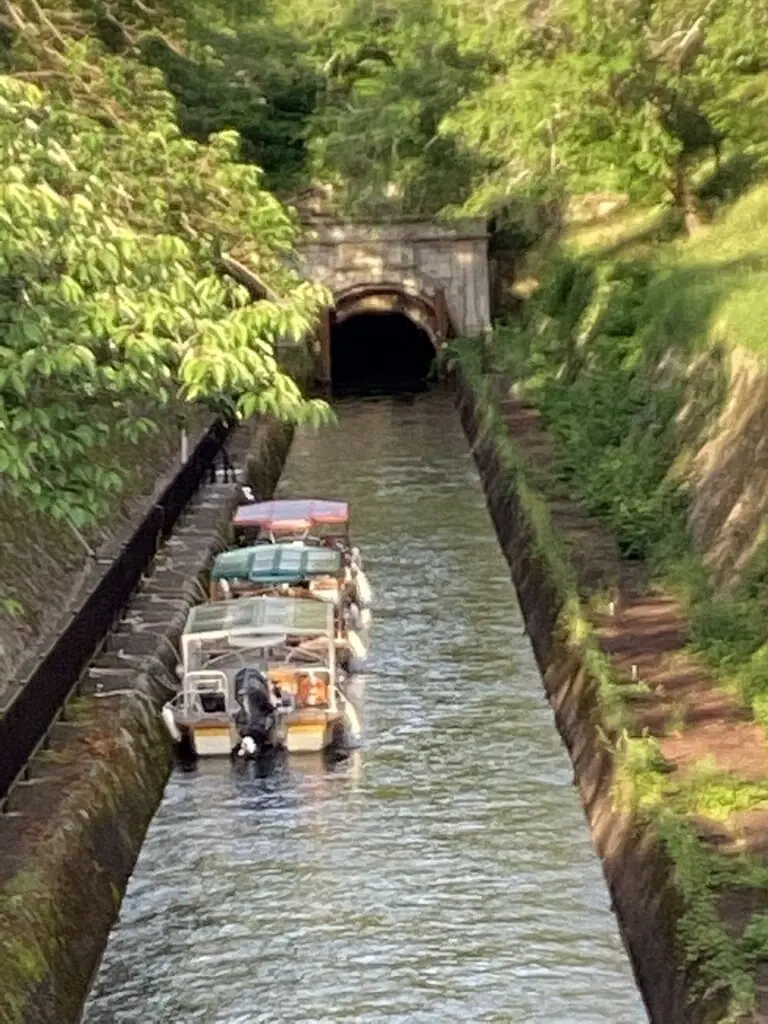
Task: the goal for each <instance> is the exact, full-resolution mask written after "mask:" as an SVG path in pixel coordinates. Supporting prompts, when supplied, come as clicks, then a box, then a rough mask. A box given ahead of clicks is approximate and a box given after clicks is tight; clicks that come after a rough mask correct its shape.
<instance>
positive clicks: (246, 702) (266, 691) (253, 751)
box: [232, 668, 277, 757]
mask: <svg viewBox="0 0 768 1024" xmlns="http://www.w3.org/2000/svg"><path fill="white" fill-rule="evenodd" d="M235 700H236V701H237V703H238V705H239V708H238V711H237V715H236V716H235V724H236V725H237V729H238V732H239V733H240V736H241V741H240V744H239V746H237V747H235V749H234V750H233V751H232V754H233V756H234V757H256V756H258V754H260V753H261V752H263V751H264V750H265V749H266V748H271V747H274V746H275V745H276V742H275V741H276V731H277V709H276V707H275V704H274V703H273V701H272V697H271V694H270V684H269V680H268V679H267V677H266V676H265V675H264V674H263V673H262V672H260V671H259V670H258V669H256V668H242V669H240V671H239V672H238V673H237V675H236V676H235Z"/></svg>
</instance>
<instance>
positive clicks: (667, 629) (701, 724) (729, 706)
mask: <svg viewBox="0 0 768 1024" xmlns="http://www.w3.org/2000/svg"><path fill="white" fill-rule="evenodd" d="M501 409H502V412H503V415H504V419H505V422H506V424H507V426H508V428H509V431H510V434H511V436H512V438H513V439H514V442H515V446H516V447H517V449H518V450H519V451H520V453H521V454H522V455H523V456H524V457H525V459H526V461H527V462H528V463H529V465H530V467H531V471H532V472H531V476H532V482H533V483H534V484H535V485H536V486H537V487H538V488H539V489H540V491H541V492H542V493H543V494H544V495H545V497H547V498H548V499H549V502H550V508H551V510H552V519H553V523H554V525H555V527H556V528H557V530H558V533H559V535H560V536H561V537H562V538H563V540H564V541H565V543H566V546H567V547H568V549H569V552H570V554H571V558H572V562H573V565H574V568H575V569H576V572H577V576H578V579H579V586H580V590H581V591H582V595H583V596H584V597H588V596H590V595H591V594H595V593H596V592H601V591H602V592H608V594H609V595H614V596H615V603H614V606H613V609H612V610H611V611H605V612H602V613H599V614H598V613H595V614H594V615H593V616H592V621H593V624H594V626H595V629H596V633H597V637H598V640H599V642H600V645H601V647H602V648H603V650H604V651H605V652H606V653H607V654H608V655H609V656H610V659H611V662H612V664H613V667H614V670H615V672H616V675H617V676H618V677H619V678H624V679H626V680H631V679H633V678H636V679H638V680H639V681H640V682H642V683H645V684H646V685H647V687H648V688H649V691H650V692H649V693H648V694H647V696H643V697H642V698H640V699H635V700H633V702H632V719H633V723H634V725H635V726H636V729H637V733H638V734H639V733H641V732H642V730H643V729H647V730H648V732H649V733H650V734H651V735H653V736H655V737H657V739H658V742H659V744H660V746H661V749H662V752H663V754H664V756H665V757H666V758H667V759H668V761H669V764H670V769H671V774H672V777H673V778H674V776H675V775H677V777H678V778H680V779H683V778H685V776H686V775H687V773H689V772H690V770H691V769H692V768H693V766H694V765H696V764H697V763H700V762H701V761H703V760H705V759H711V761H712V762H714V764H715V765H716V766H717V768H718V769H720V770H722V771H724V772H728V773H731V774H732V775H733V776H735V777H736V778H738V779H742V780H745V781H760V782H766V781H768V745H767V744H766V737H765V733H764V730H763V729H762V728H761V727H760V726H758V725H756V724H755V723H754V722H753V721H752V720H751V716H750V714H749V712H748V711H747V710H746V709H745V708H743V707H742V706H741V704H740V703H739V701H738V699H737V698H736V696H734V695H732V694H730V693H727V692H725V691H724V690H723V689H722V688H721V687H720V686H718V684H717V683H716V681H715V680H714V679H713V677H712V675H711V674H710V672H709V671H708V670H707V668H706V667H705V666H704V665H703V664H702V663H701V662H700V661H698V660H697V659H696V658H695V656H694V655H693V654H691V652H690V651H689V650H688V649H687V643H688V636H689V630H688V623H687V621H686V618H685V616H684V614H683V612H682V610H681V608H680V605H679V604H678V602H677V601H675V600H674V599H673V598H672V597H670V596H669V595H667V594H664V593H661V592H660V591H658V590H657V589H655V588H653V587H652V586H650V585H649V583H648V580H647V576H646V573H645V572H644V567H643V566H642V565H641V564H638V563H632V562H627V561H623V560H622V558H621V557H620V554H619V551H618V548H617V545H616V543H615V541H614V540H613V539H612V538H611V537H610V535H609V534H607V533H606V531H605V530H604V529H603V528H602V527H601V525H600V524H599V523H597V522H596V521H595V520H594V519H590V517H589V516H588V515H587V514H586V512H585V511H584V509H583V508H582V507H580V505H579V503H578V502H577V501H575V500H573V499H570V498H568V497H567V495H565V494H564V491H563V485H562V483H559V482H558V481H556V480H554V479H553V476H552V473H551V467H552V462H553V456H554V451H553V447H552V442H551V439H550V438H549V437H548V436H547V434H546V432H545V430H544V427H543V425H542V423H541V418H540V416H539V414H538V412H537V411H536V410H535V409H533V408H531V407H529V406H526V405H524V404H523V403H522V402H520V401H519V400H516V399H503V400H502V402H501ZM697 825H698V826H699V831H700V836H701V839H702V842H703V843H704V844H705V845H707V846H709V847H710V848H712V849H716V850H718V851H719V852H721V853H724V854H738V853H751V854H753V855H754V856H757V857H760V858H765V859H766V860H767V861H768V809H752V810H748V811H745V812H741V813H739V814H737V815H733V816H732V818H731V820H730V822H729V825H728V826H727V827H726V826H724V825H723V824H722V823H720V822H717V823H715V822H713V821H709V820H705V819H700V820H697ZM767 908H768V892H766V890H765V889H763V888H760V889H752V890H750V889H745V888H744V887H741V888H739V889H732V890H725V891H723V893H722V896H721V899H720V904H719V910H720V913H721V917H722V920H723V923H724V925H725V926H726V928H727V930H728V931H729V933H730V934H731V935H733V936H739V935H741V934H742V933H743V930H744V927H745V925H746V923H747V921H748V919H749V916H750V914H751V913H752V912H753V911H755V910H766V909H767ZM761 974H762V969H761ZM765 980H767V981H768V978H767V979H765ZM763 981H764V979H763V978H762V977H758V992H759V1003H760V1006H759V1012H758V1015H757V1016H756V1017H755V1020H758V1021H768V991H766V989H765V988H764V987H763V985H762V984H761V982H763ZM763 1014H765V1016H763Z"/></svg>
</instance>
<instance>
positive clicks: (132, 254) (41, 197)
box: [0, 2, 325, 526]
mask: <svg viewBox="0 0 768 1024" xmlns="http://www.w3.org/2000/svg"><path fill="white" fill-rule="evenodd" d="M5 14H6V26H5V29H6V36H5V49H4V52H3V61H4V63H5V65H6V73H5V74H4V75H2V76H0V113H1V114H2V116H1V117H0V181H2V185H0V225H1V226H2V231H0V304H1V305H0V308H1V310H2V312H1V313H0V321H1V322H2V334H1V336H0V367H2V368H1V369H0V472H1V473H2V480H3V487H4V489H5V490H6V492H7V493H10V494H11V495H14V496H16V497H17V498H19V499H22V500H25V501H28V502H30V503H31V504H32V505H33V506H35V507H36V508H39V509H41V510H43V511H44V512H46V513H49V514H50V515H52V516H53V517H55V518H62V517H66V518H69V519H70V520H71V521H72V522H73V523H74V524H75V525H78V526H80V525H88V524H90V523H91V522H93V521H94V519H95V518H97V517H98V516H99V515H100V514H101V513H103V511H104V510H105V509H106V508H108V507H109V504H110V502H111V501H112V500H113V499H114V495H115V492H117V491H119V489H120V487H121V484H122V480H123V476H124V473H123V469H122V467H121V466H120V465H113V466H112V467H109V468H105V467H104V465H103V461H102V460H100V459H99V458H98V454H99V451H100V450H101V449H103V448H104V447H105V446H109V445H110V443H112V442H114V441H115V440H119V441H124V440H128V441H135V440H137V439H138V438H139V437H140V435H141V434H142V433H144V432H146V431H148V430H152V429H153V428H154V425H155V424H156V423H157V422H158V420H159V419H160V418H162V417H163V416H168V415H172V414H173V413H174V412H175V411H176V410H177V409H178V407H179V403H180V402H183V403H191V402H197V401H200V400H211V401H213V402H214V405H215V407H216V408H217V409H221V408H222V401H223V400H225V399H226V396H229V395H231V396H233V397H232V399H231V408H232V409H233V410H236V411H237V412H238V413H239V414H241V415H245V416H248V415H251V414H253V413H255V412H261V411H269V412H272V413H275V414H277V415H279V416H282V417H285V418H289V419H294V420H296V419H301V418H306V417H315V418H317V416H319V415H322V407H321V406H320V405H319V404H318V403H313V402H306V401H305V400H304V399H303V397H302V396H301V394H300V392H299V390H298V388H297V386H296V385H295V383H294V382H293V381H292V380H291V379H290V377H288V376H287V375H286V374H285V373H284V372H283V371H282V370H281V368H280V367H279V366H278V363H277V361H276V359H275V355H274V346H275V343H276V341H277V340H278V339H283V338H295V339H299V338H301V337H302V336H304V335H305V334H306V333H307V332H308V331H309V330H310V328H311V326H312V323H313V319H314V317H315V315H316V313H317V311H318V309H319V308H320V306H321V304H322V302H323V301H324V298H325V296H324V292H323V290H322V289H321V288H318V287H316V286H314V285H312V284H310V283H307V282H303V281H301V280H300V279H299V277H298V276H297V275H296V274H295V273H294V272H293V271H292V270H291V269H290V268H289V266H288V263H287V259H288V258H290V256H291V255H292V254H293V251H294V246H295V242H296V238H297V223H296V219H295V217H294V215H293V214H291V213H290V212H289V210H288V209H286V208H285V207H284V206H283V205H282V204H281V203H280V202H279V201H278V200H277V199H276V198H275V197H274V195H272V194H271V193H270V192H268V191H267V190H266V188H265V186H264V183H263V176H262V173H261V171H260V170H259V168H258V167H257V166H255V165H248V164H245V163H243V162H241V159H240V155H241V140H240V138H239V136H238V135H237V133H236V132H235V131H233V130H232V129H231V128H223V129H222V130H221V131H219V132H217V133H215V134H213V135H210V137H209V138H208V140H207V141H206V142H204V143H203V142H197V141H195V140H193V139H190V138H188V137H186V136H185V135H184V134H183V133H182V131H181V130H180V127H179V123H178V118H177V110H176V105H175V103H174V100H173V98H172V96H171V95H170V94H169V92H168V91H167V88H166V82H165V79H164V77H163V75H162V74H161V72H159V71H158V70H156V69H153V68H150V67H147V66H146V65H145V64H144V63H143V62H142V61H141V60H140V59H138V56H126V55H121V56H116V55H114V54H111V53H109V51H108V50H107V48H106V47H105V45H104V44H103V43H102V42H100V41H99V40H98V39H97V38H95V36H93V35H91V34H90V33H89V32H88V29H89V27H90V25H89V21H88V19H87V17H85V16H83V18H82V19H81V18H80V17H79V12H77V11H74V10H63V9H61V8H60V7H53V6H51V8H50V9H45V8H43V7H40V6H39V5H38V4H37V3H33V4H30V5H15V4H12V3H10V2H9V3H6V4H5ZM232 257H234V258H236V259H237V260H238V261H239V262H241V263H243V264H245V265H246V266H247V267H249V268H250V270H251V273H252V274H253V275H254V276H255V278H256V280H257V281H258V282H260V283H261V285H262V286H263V288H264V290H265V291H266V292H267V293H268V294H269V295H270V296H271V300H264V301H260V302H251V296H250V294H249V292H248V291H247V290H246V288H244V287H243V286H242V285H240V284H237V283H235V282H234V281H233V280H232V279H231V278H230V277H228V276H227V275H225V274H223V273H222V272H221V271H222V260H223V259H225V258H232Z"/></svg>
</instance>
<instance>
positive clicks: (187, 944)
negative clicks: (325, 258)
mask: <svg viewBox="0 0 768 1024" xmlns="http://www.w3.org/2000/svg"><path fill="white" fill-rule="evenodd" d="M339 430H340V433H335V432H333V431H331V432H326V433H324V434H321V435H320V436H318V437H315V436H311V435H308V434H301V435H299V437H298V438H297V441H296V443H295V445H294V450H293V452H292V454H291V458H290V461H289V465H288V469H287V475H286V478H285V479H284V482H283V484H282V487H283V489H284V491H285V492H286V493H292V492H293V493H301V492H305V493H312V492H314V493H316V494H324V493H325V494H332V493H333V494H340V495H344V496H348V497H349V498H350V500H351V501H352V502H353V509H354V513H355V533H356V538H357V539H358V541H359V543H360V544H361V546H362V548H363V551H364V553H365V556H366V561H367V568H368V570H369V573H370V576H371V581H372V584H373V586H374V588H375V591H376V597H377V605H376V613H375V621H374V627H375V650H374V658H373V663H372V665H371V666H370V668H369V670H368V671H367V673H366V676H365V677H364V678H361V679H360V680H358V681H357V682H356V684H355V685H356V686H357V687H358V688H359V690H358V692H360V693H363V694H364V704H365V719H366V722H365V725H366V743H365V748H364V750H363V751H362V752H361V754H360V755H357V756H356V757H355V758H353V759H352V760H351V761H350V762H349V763H347V764H344V765H342V766H340V767H338V768H337V769H335V770H334V771H332V772H327V771H325V770H324V769H323V768H322V766H321V765H320V764H319V763H317V762H316V761H315V760H314V759H311V758H309V759H305V760H300V759H294V761H293V762H292V763H291V764H289V765H288V766H287V767H286V768H284V769H280V770H279V771H278V772H276V773H275V775H273V776H271V777H269V778H267V779H257V778H247V777H237V776H233V775H232V774H230V770H229V768H228V766H226V765H214V764H206V765H204V766H203V768H202V770H201V771H200V772H199V773H198V774H197V775H196V776H178V777H174V778H173V779H172V781H171V783H170V784H169V786H168V790H167V794H166V798H165V801H164V803H163V806H162V807H161V809H160V811H159V812H158V814H157V816H156V818H155V820H154V822H153V824H152V827H151V829H150V832H149V835H148V837H147V841H146V844H145V846H144V849H143V851H142V855H141V858H140V861H139V864H138V867H137V870H136V873H135V875H134V877H133V879H132V881H131V884H130V886H129V891H128V895H127V897H126V900H125V902H124V905H123V909H122V914H121V918H120V922H119V924H118V926H117V927H116V928H115V930H114V932H113V935H112V937H111V940H110V943H109V946H108V949H107V951H106V954H105V957H104V961H103V964H102V967H101V971H100V973H99V976H98V979H97V982H96V985H95V987H94V991H93V994H92V997H91V1000H90V1002H89V1005H88V1008H87V1012H86V1017H85V1021H86V1022H87V1024H137V1022H142V1024H181V1022H183V1024H192V1022H202V1024H262V1022H263V1024H343V1022H352V1021H354V1022H363V1024H447V1022H451V1021H457V1022H458V1021H461V1022H473V1024H474V1022H477V1024H481V1022H482V1024H537V1022H542V1024H543V1022H546V1024H641V1022H643V1021H646V1020H647V1017H646V1014H645V1012H644V1010H643V1007H642V1004H641V1000H640V997H639V995H638V993H637V991H636V989H635V986H634V983H633V979H632V974H631V971H630V968H629V965H628V963H627V959H626V956H625V953H624V950H623V948H622V945H621V942H620V939H619V936H618V932H617V927H616V923H615V921H614V918H613V916H612V915H611V912H610V907H609V900H608V895H607V892H606V889H605V885H604V882H603V878H602V874H601V871H600V866H599V863H598V861H597V859H596V858H595V855H594V853H593V850H592V847H591V844H590V840H589V835H588V832H587V827H586V823H585V820H584V816H583V812H582V810H581V806H580V804H579V802H578V799H577V796H576V792H575V790H574V788H573V785H572V771H571V767H570V762H569V761H568V758H567V756H566V754H565V751H564V750H563V747H562V744H561V742H560V739H559V737H558V735H557V733H556V731H555V728H554V723H553V717H552V713H551V710H550V708H549V706H548V705H547V703H546V701H545V700H544V697H543V694H542V688H541V682H540V680H539V677H538V674H537V671H536V667H535V664H534V661H533V657H532V654H531V651H530V648H529V646H528V643H527V640H526V639H525V636H524V633H523V629H522V623H521V620H520V615H519V612H518V609H517V605H516V602H515V598H514V592H513V590H512V587H511V585H510V582H509V575H508V570H507V567H506V563H505V562H504V559H503V557H502V555H501V553H500V552H499V550H498V547H497V545H496V543H495V539H494V535H493V531H492V527H491V524H490V520H489V518H488V513H487V511H486V508H485V504H484V500H483V496H482V492H481V490H480V486H479V483H478V480H477V477H476V474H475V471H474V467H473V465H472V462H471V458H470V456H469V454H468V452H467V447H466V444H465V442H464V439H463V437H462V435H461V433H460V428H459V426H458V422H457V420H456V418H455V416H454V414H453V412H452V410H451V409H450V408H449V399H448V398H447V396H445V395H441V394H434V393H433V394H431V395H427V396H423V397H422V398H420V399H419V400H418V401H417V402H416V403H415V404H414V405H413V406H402V405H395V403H392V402H389V401H388V400H380V401H368V402H359V401H358V402H348V403H344V404H343V405H342V406H341V409H340V428H339ZM342 456H343V457H342Z"/></svg>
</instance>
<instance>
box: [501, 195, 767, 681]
mask: <svg viewBox="0 0 768 1024" xmlns="http://www.w3.org/2000/svg"><path fill="white" fill-rule="evenodd" d="M766 224H768V187H765V186H763V187H759V188H756V189H755V190H753V191H752V192H750V193H748V194H747V195H746V196H744V198H743V199H741V200H740V201H739V202H738V203H737V204H736V205H735V206H734V207H733V208H732V209H731V210H730V211H729V212H728V213H727V214H725V215H724V216H723V217H722V219H721V220H720V221H718V222H717V223H716V224H714V225H713V226H712V227H711V228H709V229H708V230H706V231H705V232H703V233H702V234H701V235H700V236H698V237H697V238H695V239H693V240H690V241H687V242H681V241H677V240H673V241H670V242H668V243H667V244H664V245H659V244H658V235H659V233H661V234H662V236H663V233H664V232H665V230H666V226H665V224H664V220H663V217H659V215H658V214H654V213H653V212H651V213H650V214H649V213H639V214H637V213H630V214H627V213H624V214H622V215H621V217H620V218H619V219H618V220H616V221H614V222H613V223H612V224H603V225H593V226H591V227H587V228H581V229H579V230H575V231H573V232H572V234H571V235H570V236H569V237H567V238H566V239H565V242H564V244H563V245H562V246H561V247H560V249H559V250H558V251H557V252H556V253H554V254H550V258H549V260H548V261H545V262H544V265H543V270H542V273H541V275H540V279H541V285H540V288H539V290H538V292H537V294H536V295H535V296H534V298H533V300H532V301H531V302H530V303H529V306H528V309H527V310H526V312H525V314H524V320H523V322H522V324H520V323H517V324H515V325H511V326H508V327H502V328H500V330H499V333H498V339H499V358H500V360H501V362H502V364H503V365H504V366H505V368H507V369H509V370H511V371H512V372H513V373H514V375H515V376H516V377H517V378H519V379H520V380H521V386H522V387H523V388H524V390H525V391H526V393H527V395H528V396H529V397H531V398H532V399H533V400H534V401H535V402H536V404H538V405H539V406H540V408H541V409H542V411H543V413H544V415H545V419H546V421H547V425H548V427H549V429H550V430H551V432H552V433H553V435H554V437H555V440H556V442H557V447H558V456H559V467H558V468H559V472H560V474H561V475H562V477H563V478H564V479H566V480H567V481H568V482H569V483H570V485H571V487H572V488H573V490H574V492H575V493H576V494H578V496H579V497H581V498H582V499H583V500H584V501H585V502H586V504H587V506H588V508H589V510H590V511H591V512H593V513H596V514H597V515H599V516H600V517H602V518H603V519H604V520H605V521H606V522H607V523H608V524H609V525H610V526H611V528H612V529H613V531H614V532H615V533H616V535H617V537H618V539H619V541H620V543H621V545H622V547H623V549H624V552H625V553H626V554H629V555H635V556H638V557H641V558H643V559H645V560H647V561H648V562H649V564H650V565H651V567H652V569H653V572H654V574H655V575H656V576H657V577H661V578H664V580H665V582H666V583H667V585H670V584H674V585H675V588H676V589H677V590H678V591H682V593H683V595H684V596H685V598H686V600H687V601H688V603H689V606H690V610H691V614H692V619H693V628H694V634H695V637H696V640H697V643H698V645H699V646H700V647H701V648H702V649H703V650H704V651H705V653H707V654H708V656H709V657H710V659H711V661H712V663H713V664H714V666H715V667H716V668H717V669H719V670H720V671H721V672H723V673H724V674H725V675H727V676H728V677H729V680H730V679H732V678H735V677H736V676H738V677H739V678H741V679H742V680H743V681H747V677H749V680H748V682H749V686H750V687H751V689H750V692H749V694H748V696H749V698H750V700H753V701H754V699H755V698H756V697H757V696H758V693H757V690H756V689H755V687H756V686H757V682H758V681H757V680H756V679H754V678H753V677H754V674H755V673H754V672H750V665H752V667H753V668H754V667H755V659H757V661H758V662H762V658H763V655H762V641H763V639H764V636H765V627H764V622H765V621H766V613H768V547H766V544H765V538H764V536H763V529H762V522H763V518H764V512H765V511H766V510H768V500H766V497H767V495H768V492H767V491H766V489H765V487H764V486H763V481H764V480H765V482H766V484H768V474H766V471H765V468H764V466H763V459H762V453H761V452H758V451H757V449H756V444H757V442H759V440H760V437H761V436H762V429H761V427H762V420H761V416H762V415H763V414H766V415H768V233H766V230H765V227H766ZM734 394H735V397H736V398H737V399H738V401H736V402H735V403H734V401H733V400H732V399H733V398H734ZM745 402H749V403H751V408H750V409H747V408H746V407H745ZM747 413H749V416H748V419H747ZM750 432H751V434H752V435H754V436H744V435H746V434H749V433H750ZM726 455H727V458H726ZM737 463H740V464H739V465H737ZM756 484H759V486H756ZM716 487H719V488H720V490H721V491H722V490H728V491H729V494H728V496H727V499H728V500H727V502H726V503H725V505H724V507H723V509H722V510H720V512H719V514H718V516H717V517H714V518H712V517H711V516H710V519H712V521H709V520H708V519H707V515H706V513H707V509H706V507H705V506H706V505H707V504H709V505H711V504H712V501H713V499H714V497H715V496H714V495H713V494H712V493H711V492H712V491H713V489H714V488H716ZM750 503H751V506H752V507H751V514H750V515H747V513H746V511H745V509H744V508H743V507H742V506H745V505H749V504H750ZM734 523H736V525H738V526H739V527H740V528H739V529H736V528H735V526H734ZM725 541H727V544H725ZM765 686H766V688H767V689H768V678H766V680H765ZM758 689H759V687H758Z"/></svg>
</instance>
